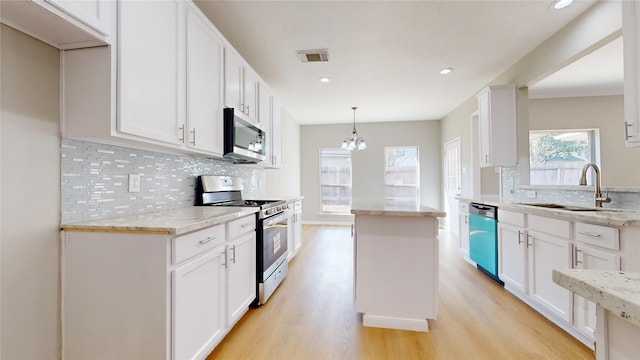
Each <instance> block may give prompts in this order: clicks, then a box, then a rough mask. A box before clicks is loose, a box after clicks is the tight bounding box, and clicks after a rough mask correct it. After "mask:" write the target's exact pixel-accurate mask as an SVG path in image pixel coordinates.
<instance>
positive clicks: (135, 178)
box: [129, 174, 140, 193]
mask: <svg viewBox="0 0 640 360" xmlns="http://www.w3.org/2000/svg"><path fill="white" fill-rule="evenodd" d="M129 192H132V193H133V192H140V174H129Z"/></svg>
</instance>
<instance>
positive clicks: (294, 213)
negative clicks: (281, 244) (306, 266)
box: [287, 200, 302, 260]
mask: <svg viewBox="0 0 640 360" xmlns="http://www.w3.org/2000/svg"><path fill="white" fill-rule="evenodd" d="M288 207H289V209H290V210H291V212H290V215H289V232H288V234H287V237H288V240H287V246H288V249H289V254H288V255H287V259H288V260H291V259H292V258H293V257H294V256H295V255H296V254H297V253H298V250H300V247H301V246H302V200H297V201H294V202H292V203H289V205H288Z"/></svg>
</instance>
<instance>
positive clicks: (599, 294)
mask: <svg viewBox="0 0 640 360" xmlns="http://www.w3.org/2000/svg"><path fill="white" fill-rule="evenodd" d="M614 272H615V271H599V270H579V269H563V270H558V269H555V270H553V273H552V278H553V282H554V283H556V284H558V285H560V286H562V287H564V288H566V289H568V290H570V291H573V292H574V293H575V294H577V295H580V296H582V297H584V298H585V299H587V300H590V301H592V302H595V303H597V304H598V305H600V306H602V307H603V308H605V309H607V310H609V311H610V312H611V313H613V314H615V315H616V316H618V317H620V318H622V319H625V320H627V321H629V322H631V323H633V324H634V325H636V326H639V327H640V303H638V302H634V301H631V300H629V299H625V298H624V297H622V296H619V295H618V294H616V293H614V292H612V291H610V290H609V289H607V287H606V286H603V285H598V283H597V281H596V280H587V279H585V276H579V275H584V274H587V273H591V274H593V275H595V276H602V274H609V273H614ZM616 273H618V274H620V275H624V274H625V272H623V271H619V272H616Z"/></svg>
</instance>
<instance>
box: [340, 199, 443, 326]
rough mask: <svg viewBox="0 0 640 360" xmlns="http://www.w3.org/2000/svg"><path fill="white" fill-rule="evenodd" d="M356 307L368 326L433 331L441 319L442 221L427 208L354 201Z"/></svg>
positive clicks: (434, 211) (436, 211) (438, 215)
mask: <svg viewBox="0 0 640 360" xmlns="http://www.w3.org/2000/svg"><path fill="white" fill-rule="evenodd" d="M351 213H352V214H354V215H355V226H354V228H355V231H354V234H353V239H354V282H355V284H354V291H355V306H356V310H357V311H358V312H361V313H362V314H363V317H362V322H363V325H364V326H372V327H381V328H390V329H402V330H413V331H429V324H428V322H427V319H435V318H436V316H437V314H438V249H439V247H438V217H443V216H445V213H444V212H442V211H440V210H436V209H432V208H429V207H426V206H422V205H418V206H409V207H407V206H398V205H393V204H390V203H385V202H384V200H379V201H376V200H362V199H354V200H353V204H352V207H351Z"/></svg>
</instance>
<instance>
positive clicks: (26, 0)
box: [0, 0, 116, 50]
mask: <svg viewBox="0 0 640 360" xmlns="http://www.w3.org/2000/svg"><path fill="white" fill-rule="evenodd" d="M0 7H1V9H0V15H1V17H2V22H3V23H5V24H7V25H9V26H11V27H13V28H15V29H18V30H20V31H22V32H24V33H26V34H28V35H30V36H33V37H34V38H36V39H38V40H41V41H43V42H45V43H47V44H49V45H51V46H53V47H55V48H58V49H63V50H64V49H77V48H84V47H92V46H100V45H105V44H110V43H112V42H113V39H115V31H114V30H115V17H116V10H115V9H116V2H115V1H113V0H83V1H79V0H75V1H67V0H23V1H0Z"/></svg>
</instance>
